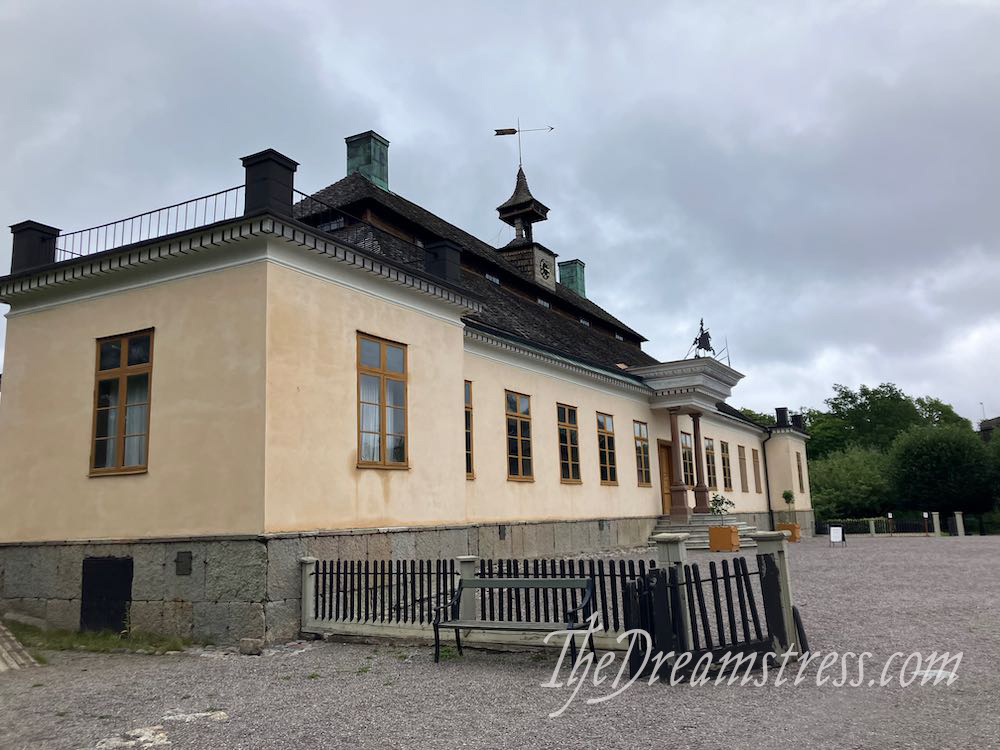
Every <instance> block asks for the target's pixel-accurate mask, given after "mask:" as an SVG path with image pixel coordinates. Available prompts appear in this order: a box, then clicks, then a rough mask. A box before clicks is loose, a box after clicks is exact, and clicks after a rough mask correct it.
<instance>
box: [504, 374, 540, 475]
mask: <svg viewBox="0 0 1000 750" xmlns="http://www.w3.org/2000/svg"><path fill="white" fill-rule="evenodd" d="M504 404H505V408H506V416H507V479H510V480H513V481H519V482H527V481H531V480H533V479H534V476H535V475H534V472H533V469H532V465H531V396H525V395H524V394H523V393H515V392H514V391H504Z"/></svg>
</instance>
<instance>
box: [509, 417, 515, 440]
mask: <svg viewBox="0 0 1000 750" xmlns="http://www.w3.org/2000/svg"><path fill="white" fill-rule="evenodd" d="M507 437H517V420H516V419H511V418H510V417H507Z"/></svg>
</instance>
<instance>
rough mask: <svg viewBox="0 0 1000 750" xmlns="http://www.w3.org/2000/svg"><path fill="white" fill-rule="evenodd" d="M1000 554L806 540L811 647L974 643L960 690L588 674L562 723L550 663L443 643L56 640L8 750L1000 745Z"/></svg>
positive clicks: (5, 708) (996, 542)
mask: <svg viewBox="0 0 1000 750" xmlns="http://www.w3.org/2000/svg"><path fill="white" fill-rule="evenodd" d="M691 555H692V557H694V558H695V559H696V560H697V559H704V558H706V557H707V555H706V554H705V553H691ZM998 563H1000V537H967V538H961V539H959V538H940V539H933V538H932V539H928V538H923V537H910V538H900V537H896V538H890V539H868V538H863V537H857V538H855V537H852V538H851V539H850V546H849V547H846V548H833V549H831V548H829V546H828V545H827V542H826V541H825V540H823V539H810V540H805V541H804V542H803V543H801V544H798V545H792V552H791V566H792V575H793V586H794V589H795V597H796V602H797V604H798V605H799V608H800V610H801V611H802V614H803V619H804V621H805V626H806V630H807V633H808V636H809V639H810V645H811V646H812V648H813V649H814V650H816V651H823V652H826V651H831V650H834V651H841V652H843V651H854V652H861V651H871V652H873V653H874V655H875V656H874V658H873V659H872V660H871V662H869V663H867V664H866V665H865V675H866V677H865V682H867V679H868V675H869V674H870V675H871V676H873V677H877V676H878V672H879V671H880V670H881V667H882V664H883V663H884V662H885V660H886V659H888V657H889V656H890V655H891V654H892V653H893V652H895V651H901V652H905V653H907V654H909V653H910V652H912V651H920V652H923V653H930V652H932V651H951V652H955V651H962V652H964V658H963V660H962V662H961V666H960V667H959V669H958V674H959V678H958V680H957V681H956V682H954V683H953V684H952V685H951V686H945V685H943V684H942V685H938V686H929V685H928V686H924V687H921V686H919V684H918V683H919V680H918V681H917V683H915V684H913V685H911V686H910V687H908V688H902V687H900V686H898V685H894V686H892V687H867V686H862V687H854V688H852V687H842V688H835V687H832V686H831V685H829V684H827V685H826V686H824V687H817V686H816V685H815V684H811V685H810V684H809V683H804V684H802V685H800V686H798V687H794V686H792V685H790V684H789V685H783V686H780V687H776V686H774V685H773V681H772V684H769V685H767V686H764V687H752V686H745V687H739V686H731V687H730V686H715V685H707V686H701V687H691V686H688V685H680V686H675V687H670V686H665V685H654V686H649V685H646V684H645V683H639V684H636V685H634V686H633V687H632V688H630V689H629V690H628V691H626V692H625V693H624V694H623V695H621V696H619V697H618V698H615V699H613V700H610V701H608V702H605V703H601V704H597V705H585V704H584V699H585V698H586V697H589V696H598V695H602V694H606V693H607V692H609V690H608V689H606V688H601V689H598V688H595V687H594V686H593V685H592V684H591V685H589V686H588V687H585V688H584V689H582V690H581V691H580V695H579V696H578V697H577V700H576V701H575V702H574V703H573V704H572V705H571V706H570V707H569V708H568V709H567V711H566V713H565V714H564V715H562V716H561V717H559V718H555V719H550V718H548V716H547V715H548V714H549V713H550V712H553V711H555V710H557V709H558V708H559V707H560V706H561V705H562V704H563V703H564V702H565V701H566V700H567V699H568V698H569V696H570V692H569V691H568V690H567V689H565V688H564V689H560V690H556V689H551V688H543V687H541V683H543V682H545V681H547V680H548V679H549V676H550V675H551V672H552V669H553V667H554V665H555V657H554V656H552V655H542V654H509V653H492V652H483V651H471V650H470V651H466V655H465V657H464V658H453V659H449V660H447V661H444V662H442V663H441V664H440V665H438V666H436V665H434V663H433V661H432V655H431V648H430V647H428V646H398V645H377V646H373V645H361V644H341V643H300V644H296V645H293V646H288V647H282V648H279V649H275V650H273V651H271V652H268V653H266V654H265V655H264V656H262V657H241V656H237V655H232V654H223V653H220V652H218V651H215V652H212V651H209V652H201V651H198V650H191V651H188V652H185V653H183V654H179V655H174V656H141V655H133V654H111V655H97V654H84V653H77V652H69V653H63V652H59V653H55V652H49V653H47V656H48V658H49V665H48V666H44V667H40V668H32V669H24V670H19V671H14V672H6V673H4V674H3V675H0V748H4V750H8V749H17V750H19V749H20V748H32V749H34V748H95V749H105V748H124V747H131V748H137V749H141V748H146V747H174V748H213V749H216V748H339V747H351V748H369V747H370V748H518V749H526V748H549V747H551V748H601V749H602V750H603V749H605V748H643V747H669V748H720V747H736V748H744V747H746V748H786V747H787V748H793V747H794V748H803V747H809V748H817V747H819V748H869V747H872V748H960V747H961V748H994V747H996V748H1000V707H998V696H1000V677H998V674H997V669H998V667H1000V578H998V576H997V567H998ZM901 661H902V660H901V659H897V663H901ZM614 669H617V663H616V665H615V667H614ZM810 671H811V672H815V667H812V668H810ZM896 671H897V672H898V670H896ZM838 673H839V667H838V668H837V669H835V670H834V675H833V676H834V677H836V676H837V675H838ZM852 676H853V674H852ZM609 682H610V680H609Z"/></svg>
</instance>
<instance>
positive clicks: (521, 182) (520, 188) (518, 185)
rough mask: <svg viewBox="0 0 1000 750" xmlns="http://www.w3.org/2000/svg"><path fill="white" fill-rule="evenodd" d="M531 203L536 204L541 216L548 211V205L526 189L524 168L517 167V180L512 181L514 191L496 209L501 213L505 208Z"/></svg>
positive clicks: (526, 181)
mask: <svg viewBox="0 0 1000 750" xmlns="http://www.w3.org/2000/svg"><path fill="white" fill-rule="evenodd" d="M532 203H534V204H536V206H537V208H538V211H539V214H540V215H541V216H542V217H544V216H545V214H547V213H548V212H549V207H548V206H546V205H545V204H544V203H542V202H541V201H540V200H538V199H537V198H535V196H533V195H532V194H531V190H529V189H528V178H527V177H525V176H524V169H522V168H521V167H518V168H517V180H516V181H515V182H514V192H513V193H512V194H511V196H510V198H508V199H507V200H505V201H504V202H503V203H501V204H500V205H499V206H497V211H499V212H500V213H501V215H502V214H503V213H504V210H505V209H508V208H511V209H512V208H517V207H518V206H528V205H530V204H532Z"/></svg>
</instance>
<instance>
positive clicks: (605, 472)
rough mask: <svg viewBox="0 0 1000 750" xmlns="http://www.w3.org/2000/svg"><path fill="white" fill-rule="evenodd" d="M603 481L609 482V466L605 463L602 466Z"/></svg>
mask: <svg viewBox="0 0 1000 750" xmlns="http://www.w3.org/2000/svg"><path fill="white" fill-rule="evenodd" d="M601 481H602V482H607V481H608V467H607V466H603V465H602V466H601Z"/></svg>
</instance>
